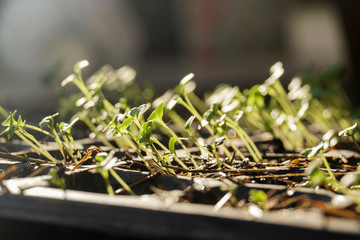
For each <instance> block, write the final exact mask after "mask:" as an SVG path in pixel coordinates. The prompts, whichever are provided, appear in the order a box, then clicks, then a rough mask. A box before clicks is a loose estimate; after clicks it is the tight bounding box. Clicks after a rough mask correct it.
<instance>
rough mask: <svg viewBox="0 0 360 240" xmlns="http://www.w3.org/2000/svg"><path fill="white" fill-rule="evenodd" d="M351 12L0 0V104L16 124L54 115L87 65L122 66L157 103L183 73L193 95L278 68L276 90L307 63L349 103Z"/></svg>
mask: <svg viewBox="0 0 360 240" xmlns="http://www.w3.org/2000/svg"><path fill="white" fill-rule="evenodd" d="M359 5H360V4H359V3H358V1H356V0H352V1H351V0H350V1H340V0H339V1H331V0H328V1H320V0H313V1H309V0H286V1H285V0H273V1H267V0H251V1H250V0H221V1H215V0H195V1H194V0H152V1H147V0H131V1H130V0H129V1H125V0H102V1H98V0H77V1H71V0H61V1H58V0H0V104H1V105H3V106H5V107H6V108H7V109H9V110H14V109H18V111H19V112H20V113H21V114H22V115H23V116H24V117H25V118H26V119H28V118H33V117H34V116H36V114H41V116H40V117H39V116H36V119H37V120H39V119H42V117H43V116H45V115H48V114H50V113H52V112H54V111H56V89H57V88H58V87H59V86H60V83H61V81H62V80H63V79H64V78H66V77H67V76H68V75H69V74H71V73H72V72H73V70H72V67H73V65H74V63H76V62H77V61H79V60H83V59H87V60H89V62H90V67H89V68H87V69H86V71H85V72H84V74H85V76H87V75H88V76H89V75H90V74H91V73H93V72H94V71H96V70H97V69H99V68H100V67H101V66H103V65H105V64H110V65H112V66H113V67H114V68H119V67H122V66H124V65H130V66H132V67H133V68H135V70H136V71H137V73H138V75H137V80H136V81H137V82H139V84H142V83H144V84H145V83H151V84H152V85H154V86H155V89H156V90H157V93H158V94H162V93H163V92H164V91H165V90H166V89H168V88H172V87H174V86H176V85H177V83H178V82H179V81H180V79H181V78H182V77H183V76H185V75H186V74H188V73H190V72H193V73H194V74H195V80H196V82H197V91H198V92H199V93H203V92H206V91H211V90H213V89H214V87H215V86H216V85H218V84H219V83H230V84H233V85H238V86H240V88H242V89H243V88H246V87H250V86H252V85H254V84H256V83H262V82H263V81H264V80H265V79H266V78H267V77H268V76H269V68H270V66H271V65H272V64H274V63H275V62H277V61H282V62H283V64H284V68H285V75H284V76H283V78H282V80H283V81H284V84H285V83H286V82H288V81H290V80H291V78H292V77H293V76H294V75H295V74H297V73H299V72H300V71H301V70H302V69H303V68H304V67H306V66H307V65H308V64H314V65H315V66H316V67H317V68H319V69H323V68H326V67H329V66H331V65H332V64H334V63H340V64H344V65H345V66H346V67H347V68H348V70H349V74H348V75H347V77H346V78H345V79H344V80H343V81H344V86H345V87H346V89H347V90H348V92H349V94H350V96H351V98H352V100H353V101H354V102H356V103H359V102H358V98H357V97H356V96H357V92H356V87H355V86H358V84H357V82H356V79H357V77H358V73H357V71H359V69H360V68H359V47H358V42H359V40H360V39H359V27H358V26H357V25H359V23H360V21H358V17H357V13H356V11H357V9H359V8H358V7H359Z"/></svg>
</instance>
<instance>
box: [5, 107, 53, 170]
mask: <svg viewBox="0 0 360 240" xmlns="http://www.w3.org/2000/svg"><path fill="white" fill-rule="evenodd" d="M15 114H16V111H14V112H13V113H10V115H9V116H8V118H7V119H5V121H4V122H3V123H2V125H3V126H5V127H6V129H5V130H4V131H3V132H2V133H1V134H0V135H3V134H5V133H6V134H7V136H8V139H10V138H11V137H12V136H13V135H14V134H15V135H16V136H18V137H19V138H20V139H21V140H23V141H24V142H26V143H27V144H29V145H30V146H31V147H32V148H33V149H34V150H35V151H37V152H38V153H40V154H41V155H43V156H44V157H46V158H47V159H49V160H50V161H51V162H55V163H56V162H57V161H58V160H57V159H55V158H54V157H53V156H51V154H50V153H49V152H48V151H47V150H46V149H45V148H44V146H43V145H42V144H41V143H40V142H39V141H38V140H36V138H35V137H34V136H33V135H31V134H30V133H28V132H27V131H26V130H25V128H26V127H28V126H29V125H27V124H26V123H25V121H23V120H22V118H21V116H20V115H19V117H18V120H15ZM31 128H32V129H38V128H36V127H31ZM39 131H40V132H42V133H46V134H48V135H50V134H49V133H48V132H46V131H42V130H41V129H39Z"/></svg>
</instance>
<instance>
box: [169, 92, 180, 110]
mask: <svg viewBox="0 0 360 240" xmlns="http://www.w3.org/2000/svg"><path fill="white" fill-rule="evenodd" d="M179 100H180V96H179V95H174V96H173V97H172V98H171V99H170V100H169V102H168V104H167V105H166V108H167V109H168V110H171V109H173V108H174V107H175V105H176V104H177V103H178V102H179Z"/></svg>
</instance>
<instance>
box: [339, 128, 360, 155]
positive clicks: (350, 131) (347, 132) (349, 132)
mask: <svg viewBox="0 0 360 240" xmlns="http://www.w3.org/2000/svg"><path fill="white" fill-rule="evenodd" d="M358 131H359V128H358V126H357V123H355V124H354V125H352V126H351V127H348V128H345V129H344V130H342V131H340V132H339V134H338V135H339V136H340V137H341V136H349V137H351V140H352V141H353V143H354V144H355V146H356V148H357V149H358V150H359V151H360V145H359V144H358V142H357V141H356V139H355V133H357V132H358Z"/></svg>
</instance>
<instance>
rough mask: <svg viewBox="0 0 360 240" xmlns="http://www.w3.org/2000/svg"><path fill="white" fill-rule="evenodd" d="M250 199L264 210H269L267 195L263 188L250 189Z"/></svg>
mask: <svg viewBox="0 0 360 240" xmlns="http://www.w3.org/2000/svg"><path fill="white" fill-rule="evenodd" d="M249 201H250V202H252V203H254V204H256V205H258V206H259V207H261V208H262V209H263V210H264V211H267V210H268V203H267V201H268V199H267V195H266V193H265V192H264V191H262V190H257V189H250V191H249Z"/></svg>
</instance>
